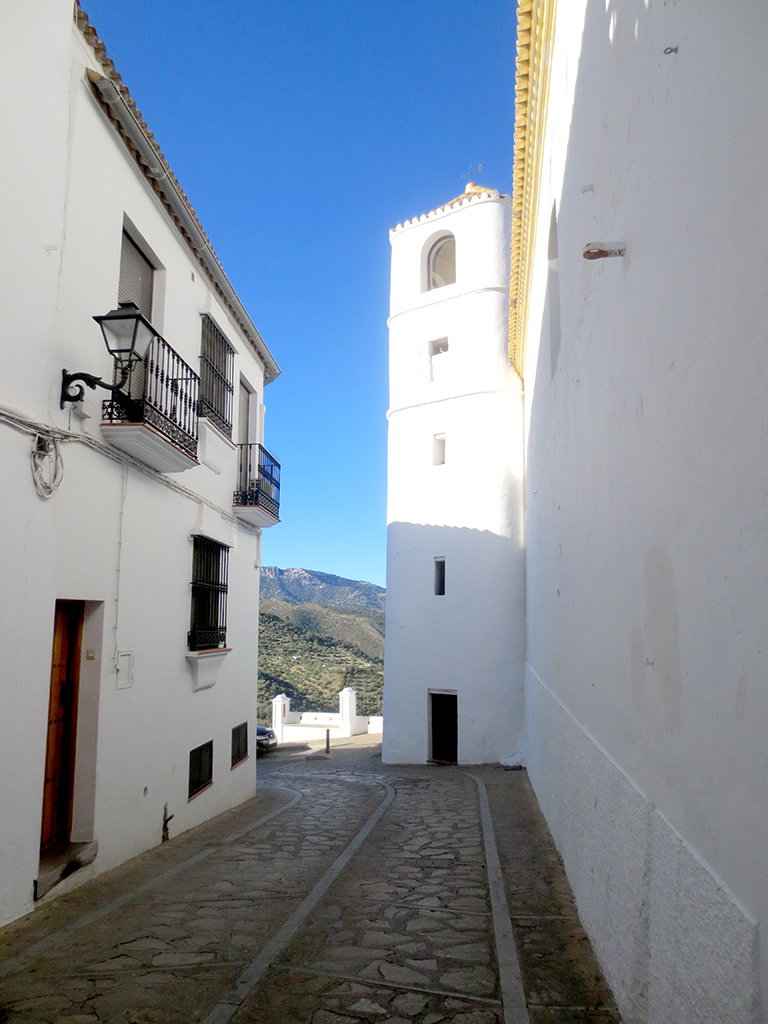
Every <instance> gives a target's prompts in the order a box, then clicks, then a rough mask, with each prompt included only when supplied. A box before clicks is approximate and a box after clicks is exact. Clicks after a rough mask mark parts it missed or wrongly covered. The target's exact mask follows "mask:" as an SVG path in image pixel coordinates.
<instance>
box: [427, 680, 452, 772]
mask: <svg viewBox="0 0 768 1024" xmlns="http://www.w3.org/2000/svg"><path fill="white" fill-rule="evenodd" d="M429 735H430V747H431V751H430V760H431V761H445V762H448V763H449V764H456V762H457V761H458V755H459V698H458V697H457V695H456V694H455V693H430V695H429Z"/></svg>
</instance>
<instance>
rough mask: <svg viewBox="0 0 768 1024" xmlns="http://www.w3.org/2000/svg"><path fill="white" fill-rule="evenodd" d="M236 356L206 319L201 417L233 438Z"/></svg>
mask: <svg viewBox="0 0 768 1024" xmlns="http://www.w3.org/2000/svg"><path fill="white" fill-rule="evenodd" d="M234 374H235V353H234V350H233V348H232V346H231V345H230V344H229V342H228V341H227V339H226V338H225V337H224V335H223V334H222V333H221V331H220V330H219V328H218V327H217V326H216V324H215V323H214V322H213V320H211V318H210V317H209V316H207V315H205V316H203V334H202V343H201V349H200V405H199V409H200V415H201V416H207V417H208V419H210V420H212V421H213V422H214V423H215V424H216V426H217V427H218V428H219V430H221V431H223V433H225V434H226V435H227V437H232V408H233V404H234V393H235V385H234Z"/></svg>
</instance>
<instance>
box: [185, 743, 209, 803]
mask: <svg viewBox="0 0 768 1024" xmlns="http://www.w3.org/2000/svg"><path fill="white" fill-rule="evenodd" d="M212 782H213V740H208V742H207V743H203V745H202V746H200V747H195V749H194V750H190V752H189V799H190V800H191V799H192V797H193V796H194V795H195V794H196V793H199V792H200V790H201V789H205V787H206V786H209V785H210V784H211V783H212Z"/></svg>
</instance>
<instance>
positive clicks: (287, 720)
mask: <svg viewBox="0 0 768 1024" xmlns="http://www.w3.org/2000/svg"><path fill="white" fill-rule="evenodd" d="M356 697H357V694H356V693H355V691H354V690H351V689H349V688H346V689H344V690H342V691H341V693H340V694H339V707H340V709H341V710H340V711H338V712H326V711H291V699H290V697H286V695H285V694H284V693H281V694H279V695H278V696H277V697H275V698H274V699H273V701H272V729H273V731H274V733H275V736H276V737H277V742H278V743H287V742H290V741H296V740H302V741H303V740H309V739H322V738H324V737H325V733H326V730H327V729H331V730H332V731H333V734H334V735H335V736H336V737H337V738H338V737H340V736H362V735H365V733H382V732H383V730H384V719H383V718H382V716H381V715H374V716H372V717H368V716H367V715H358V714H356V713H355V711H356V703H357V702H356Z"/></svg>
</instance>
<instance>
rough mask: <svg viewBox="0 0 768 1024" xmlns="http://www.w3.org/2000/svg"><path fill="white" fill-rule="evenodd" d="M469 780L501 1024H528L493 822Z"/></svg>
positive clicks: (480, 787)
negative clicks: (487, 896)
mask: <svg viewBox="0 0 768 1024" xmlns="http://www.w3.org/2000/svg"><path fill="white" fill-rule="evenodd" d="M465 774H466V775H468V776H469V777H470V779H474V780H475V784H476V785H477V796H478V802H479V804H480V821H481V823H482V826H483V843H484V844H485V864H486V867H487V869H488V889H489V891H490V894H491V910H492V912H493V931H494V934H495V937H496V957H497V959H498V962H499V980H500V982H501V1002H502V1005H503V1007H504V1024H530V1017H529V1016H528V1008H527V1007H526V1005H525V992H524V991H523V979H522V977H521V975H520V963H519V962H518V959H517V952H516V950H515V938H514V935H513V934H512V921H511V919H510V916H509V906H508V905H507V896H506V893H505V891H504V876H503V875H502V873H501V863H500V861H499V851H498V850H497V848H496V837H495V836H494V832H493V818H492V817H491V808H490V804H489V803H488V791H487V790H486V788H485V783H484V782H483V780H482V779H481V778H480V777H479V776H477V775H473V774H472V772H466V773H465Z"/></svg>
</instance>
